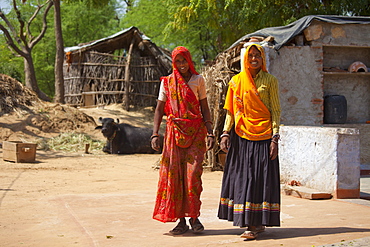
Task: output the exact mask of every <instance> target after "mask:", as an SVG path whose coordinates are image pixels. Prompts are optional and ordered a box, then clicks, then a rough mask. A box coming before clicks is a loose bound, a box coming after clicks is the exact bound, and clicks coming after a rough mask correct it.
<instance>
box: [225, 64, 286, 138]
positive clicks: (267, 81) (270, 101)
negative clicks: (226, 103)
mask: <svg viewBox="0 0 370 247" xmlns="http://www.w3.org/2000/svg"><path fill="white" fill-rule="evenodd" d="M254 83H255V85H256V87H257V90H258V93H259V95H260V97H261V100H262V102H263V103H264V104H265V105H266V107H267V108H268V109H269V111H270V113H271V122H272V131H273V134H276V133H279V126H280V113H281V110H280V100H279V85H278V80H277V79H276V77H275V76H273V75H271V74H269V73H267V72H264V71H262V70H261V71H260V72H258V74H257V76H256V78H254ZM233 125H234V116H233V115H232V114H231V113H230V112H229V111H227V114H226V119H225V124H224V129H223V131H228V132H229V131H230V130H231V128H232V127H233Z"/></svg>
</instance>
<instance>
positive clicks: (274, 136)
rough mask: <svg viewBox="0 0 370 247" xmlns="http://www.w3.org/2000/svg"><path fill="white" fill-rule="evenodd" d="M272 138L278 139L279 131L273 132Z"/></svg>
mask: <svg viewBox="0 0 370 247" xmlns="http://www.w3.org/2000/svg"><path fill="white" fill-rule="evenodd" d="M272 138H277V139H278V140H280V135H279V133H276V134H274V135H273V136H272Z"/></svg>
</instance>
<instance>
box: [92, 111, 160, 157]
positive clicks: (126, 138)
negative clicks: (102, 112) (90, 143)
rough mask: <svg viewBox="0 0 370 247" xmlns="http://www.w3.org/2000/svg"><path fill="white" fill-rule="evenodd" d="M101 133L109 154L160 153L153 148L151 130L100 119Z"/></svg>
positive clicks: (105, 148) (98, 127) (105, 149)
mask: <svg viewBox="0 0 370 247" xmlns="http://www.w3.org/2000/svg"><path fill="white" fill-rule="evenodd" d="M99 122H100V123H101V124H102V125H101V126H97V127H96V128H95V129H101V132H102V134H103V136H104V137H105V138H107V143H106V145H105V147H104V148H103V151H104V152H106V153H109V154H134V153H144V154H151V153H159V152H157V151H155V150H153V149H152V148H151V145H150V137H151V135H152V130H151V129H150V128H139V127H135V126H132V125H130V124H126V123H119V120H118V119H117V121H116V122H115V121H114V119H113V118H102V117H100V118H99Z"/></svg>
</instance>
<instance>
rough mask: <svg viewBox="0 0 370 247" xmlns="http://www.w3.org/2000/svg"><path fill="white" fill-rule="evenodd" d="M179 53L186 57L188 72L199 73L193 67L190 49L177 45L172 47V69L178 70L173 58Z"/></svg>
mask: <svg viewBox="0 0 370 247" xmlns="http://www.w3.org/2000/svg"><path fill="white" fill-rule="evenodd" d="M179 54H180V55H181V56H183V57H184V58H185V59H186V61H187V62H188V64H189V69H190V72H191V73H192V74H195V75H199V73H198V72H197V71H196V70H195V68H194V63H193V60H192V59H191V55H190V51H189V50H188V49H186V48H185V47H183V46H178V47H176V48H175V49H173V51H172V68H173V70H176V71H178V69H177V68H176V65H175V58H176V56H177V55H179Z"/></svg>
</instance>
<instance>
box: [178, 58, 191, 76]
mask: <svg viewBox="0 0 370 247" xmlns="http://www.w3.org/2000/svg"><path fill="white" fill-rule="evenodd" d="M175 66H176V68H177V70H178V71H179V72H180V73H181V74H182V75H186V74H187V73H188V71H189V64H188V61H186V59H185V58H184V57H183V56H182V55H180V54H179V55H177V56H176V57H175Z"/></svg>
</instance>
